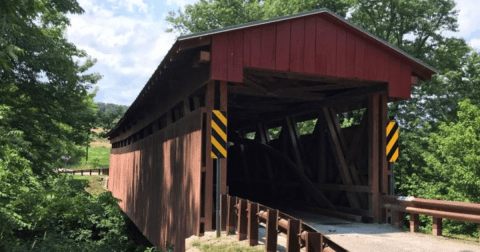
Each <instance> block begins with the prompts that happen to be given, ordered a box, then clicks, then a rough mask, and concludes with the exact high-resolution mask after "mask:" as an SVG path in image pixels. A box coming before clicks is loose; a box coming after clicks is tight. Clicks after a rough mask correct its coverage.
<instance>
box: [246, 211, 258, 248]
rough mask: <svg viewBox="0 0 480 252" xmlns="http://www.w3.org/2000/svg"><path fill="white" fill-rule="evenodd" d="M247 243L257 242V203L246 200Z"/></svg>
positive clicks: (252, 244) (254, 243) (253, 244)
mask: <svg viewBox="0 0 480 252" xmlns="http://www.w3.org/2000/svg"><path fill="white" fill-rule="evenodd" d="M247 210H248V231H247V239H248V245H250V246H255V245H257V244H258V216H257V212H258V205H257V203H253V202H248V207H247Z"/></svg>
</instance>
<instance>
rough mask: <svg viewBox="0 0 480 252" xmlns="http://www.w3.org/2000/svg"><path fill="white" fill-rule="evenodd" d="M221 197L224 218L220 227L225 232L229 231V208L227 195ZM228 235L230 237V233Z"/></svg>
mask: <svg viewBox="0 0 480 252" xmlns="http://www.w3.org/2000/svg"><path fill="white" fill-rule="evenodd" d="M221 196H222V204H221V206H222V209H221V213H222V218H221V220H222V221H221V225H220V226H221V230H222V231H225V230H227V228H226V227H227V211H228V210H227V208H228V205H227V195H225V194H222V195H221ZM227 235H228V233H227Z"/></svg>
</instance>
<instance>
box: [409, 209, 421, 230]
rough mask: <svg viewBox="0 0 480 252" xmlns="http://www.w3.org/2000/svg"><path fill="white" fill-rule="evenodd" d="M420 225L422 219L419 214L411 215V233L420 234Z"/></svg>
mask: <svg viewBox="0 0 480 252" xmlns="http://www.w3.org/2000/svg"><path fill="white" fill-rule="evenodd" d="M419 224H420V218H419V216H418V214H415V213H410V232H412V233H416V232H418V225H419Z"/></svg>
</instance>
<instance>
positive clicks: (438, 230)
mask: <svg viewBox="0 0 480 252" xmlns="http://www.w3.org/2000/svg"><path fill="white" fill-rule="evenodd" d="M432 232H433V235H437V236H442V218H435V217H433V227H432Z"/></svg>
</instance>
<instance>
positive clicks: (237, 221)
mask: <svg viewBox="0 0 480 252" xmlns="http://www.w3.org/2000/svg"><path fill="white" fill-rule="evenodd" d="M222 203H223V204H226V206H227V207H224V208H223V209H226V210H227V211H226V212H225V211H222V218H224V220H226V224H225V231H226V233H227V234H231V233H235V231H236V233H237V238H238V240H239V241H242V240H248V244H249V245H250V246H255V245H257V244H258V226H259V224H260V223H262V224H264V225H265V228H266V237H265V251H266V252H274V251H277V237H278V233H283V234H285V235H286V236H287V246H286V249H287V251H288V252H299V251H300V248H305V251H306V252H340V251H341V252H346V251H348V250H346V249H344V248H342V247H341V246H340V245H338V244H336V243H335V242H333V241H332V240H330V239H329V238H328V237H326V236H325V235H324V234H322V233H320V232H318V231H317V230H315V229H314V228H313V227H311V226H309V225H308V224H306V223H304V222H303V221H302V220H299V219H296V218H294V217H292V216H289V215H287V214H285V213H282V212H280V211H279V210H276V209H273V208H269V207H267V206H264V205H261V204H258V203H255V202H252V201H247V200H244V199H241V198H237V197H235V196H230V195H222Z"/></svg>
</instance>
